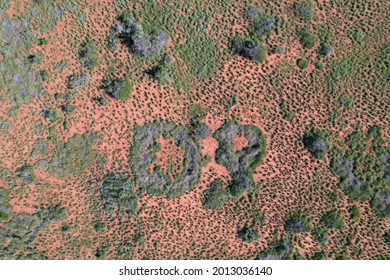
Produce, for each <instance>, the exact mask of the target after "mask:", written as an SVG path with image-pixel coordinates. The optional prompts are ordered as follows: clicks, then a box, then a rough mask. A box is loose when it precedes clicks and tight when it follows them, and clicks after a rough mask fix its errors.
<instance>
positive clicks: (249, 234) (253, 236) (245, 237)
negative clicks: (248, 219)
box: [238, 227, 260, 243]
mask: <svg viewBox="0 0 390 280" xmlns="http://www.w3.org/2000/svg"><path fill="white" fill-rule="evenodd" d="M238 237H239V238H240V239H241V240H242V241H244V242H247V243H253V242H255V241H256V240H257V239H259V237H260V234H259V231H258V230H257V229H255V228H250V227H244V228H242V229H240V230H239V231H238Z"/></svg>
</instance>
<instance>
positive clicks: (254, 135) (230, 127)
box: [214, 121, 266, 196]
mask: <svg viewBox="0 0 390 280" xmlns="http://www.w3.org/2000/svg"><path fill="white" fill-rule="evenodd" d="M238 136H244V137H246V138H247V140H248V147H245V148H244V149H243V150H241V151H237V152H234V144H235V139H236V138H237V137H238ZM214 138H215V139H217V140H218V142H219V148H218V150H217V151H216V161H217V163H218V164H221V165H223V166H225V167H226V168H227V169H228V170H229V171H230V173H231V174H232V177H233V181H232V184H231V185H230V187H229V188H230V191H231V193H232V194H233V195H234V196H241V195H243V194H244V192H246V191H250V190H252V189H254V188H255V187H256V183H255V182H254V180H253V175H252V174H253V172H254V170H255V169H256V167H257V166H259V165H260V164H261V163H262V161H263V159H264V157H265V155H266V139H265V136H264V134H263V132H262V131H261V130H260V128H258V127H256V126H254V125H241V124H239V123H238V122H235V121H227V122H225V124H224V125H223V126H222V127H221V128H220V129H219V130H217V131H216V132H215V133H214Z"/></svg>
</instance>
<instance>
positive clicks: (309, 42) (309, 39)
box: [299, 27, 318, 49]
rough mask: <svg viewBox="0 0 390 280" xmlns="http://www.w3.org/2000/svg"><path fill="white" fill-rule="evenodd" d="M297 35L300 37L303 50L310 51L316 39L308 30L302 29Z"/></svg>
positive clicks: (306, 28)
mask: <svg viewBox="0 0 390 280" xmlns="http://www.w3.org/2000/svg"><path fill="white" fill-rule="evenodd" d="M299 35H300V37H301V38H300V42H301V44H302V46H303V47H304V48H306V49H311V48H313V47H314V46H315V45H316V44H317V41H318V37H317V35H315V34H314V33H313V32H312V31H311V29H310V28H308V27H305V28H302V29H301V31H300V32H299Z"/></svg>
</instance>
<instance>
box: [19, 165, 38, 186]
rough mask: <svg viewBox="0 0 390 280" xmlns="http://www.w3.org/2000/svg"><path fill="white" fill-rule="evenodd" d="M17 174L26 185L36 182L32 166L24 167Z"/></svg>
mask: <svg viewBox="0 0 390 280" xmlns="http://www.w3.org/2000/svg"><path fill="white" fill-rule="evenodd" d="M17 174H18V177H19V178H20V180H22V181H23V182H25V183H26V184H32V183H34V182H35V181H36V177H35V172H34V167H32V166H28V165H26V166H23V167H22V168H20V169H19V170H18V171H17Z"/></svg>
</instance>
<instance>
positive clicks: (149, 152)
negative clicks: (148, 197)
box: [130, 122, 201, 198]
mask: <svg viewBox="0 0 390 280" xmlns="http://www.w3.org/2000/svg"><path fill="white" fill-rule="evenodd" d="M161 138H165V139H175V140H176V141H177V146H178V147H179V148H181V149H183V150H184V151H185V155H184V159H183V164H182V169H181V172H180V173H179V174H177V175H176V176H174V177H172V176H170V175H169V174H167V173H166V172H165V171H164V170H163V169H162V168H161V166H160V165H159V164H158V156H157V153H158V152H159V151H160V150H161V148H162V147H161V144H160V139H161ZM130 161H131V166H132V169H133V172H134V175H135V178H136V182H137V184H138V185H139V186H141V187H142V189H143V190H145V191H147V192H148V193H150V194H152V195H165V196H167V197H168V198H175V197H179V196H181V195H183V194H184V193H185V192H187V191H189V190H191V189H193V188H194V187H195V186H196V185H197V184H198V183H199V179H200V175H201V166H200V163H201V153H200V151H199V147H198V145H197V144H196V142H195V141H194V140H193V138H192V136H191V132H190V131H189V130H188V129H186V128H185V127H182V126H178V125H176V124H174V123H163V122H154V123H150V124H148V125H145V126H142V127H137V128H136V133H135V139H134V145H133V147H132V150H131V159H130Z"/></svg>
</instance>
